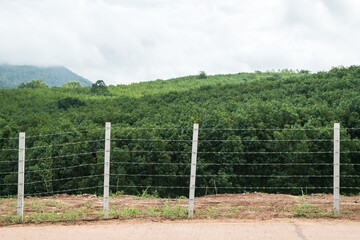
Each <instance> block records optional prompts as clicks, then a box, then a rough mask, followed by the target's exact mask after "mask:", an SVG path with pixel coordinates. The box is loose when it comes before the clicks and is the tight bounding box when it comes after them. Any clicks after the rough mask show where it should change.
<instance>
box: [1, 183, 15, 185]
mask: <svg viewBox="0 0 360 240" xmlns="http://www.w3.org/2000/svg"><path fill="white" fill-rule="evenodd" d="M14 185H18V183H1V184H0V186H14Z"/></svg>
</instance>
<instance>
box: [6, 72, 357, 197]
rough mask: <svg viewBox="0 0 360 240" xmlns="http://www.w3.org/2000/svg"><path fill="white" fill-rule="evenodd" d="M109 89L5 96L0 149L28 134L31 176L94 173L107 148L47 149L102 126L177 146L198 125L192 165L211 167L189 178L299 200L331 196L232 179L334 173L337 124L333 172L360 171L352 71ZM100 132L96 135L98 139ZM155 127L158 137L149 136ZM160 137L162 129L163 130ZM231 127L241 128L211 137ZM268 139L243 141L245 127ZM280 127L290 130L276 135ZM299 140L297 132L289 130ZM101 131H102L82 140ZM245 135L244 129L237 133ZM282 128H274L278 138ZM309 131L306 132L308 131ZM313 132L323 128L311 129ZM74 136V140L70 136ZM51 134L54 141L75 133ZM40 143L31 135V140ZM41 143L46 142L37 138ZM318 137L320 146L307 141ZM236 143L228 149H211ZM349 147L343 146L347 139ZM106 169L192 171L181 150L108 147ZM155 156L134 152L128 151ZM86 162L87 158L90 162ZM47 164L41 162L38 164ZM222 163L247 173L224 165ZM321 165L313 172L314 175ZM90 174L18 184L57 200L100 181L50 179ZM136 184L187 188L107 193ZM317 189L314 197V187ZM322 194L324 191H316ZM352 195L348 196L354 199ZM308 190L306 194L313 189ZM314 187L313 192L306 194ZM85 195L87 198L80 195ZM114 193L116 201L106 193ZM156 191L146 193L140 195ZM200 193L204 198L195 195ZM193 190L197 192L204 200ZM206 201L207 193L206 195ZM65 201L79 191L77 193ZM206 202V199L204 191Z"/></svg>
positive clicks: (138, 144) (144, 144) (310, 183)
mask: <svg viewBox="0 0 360 240" xmlns="http://www.w3.org/2000/svg"><path fill="white" fill-rule="evenodd" d="M104 88H105V89H106V90H107V91H95V90H94V89H93V88H92V87H83V88H76V89H71V88H60V87H57V88H51V89H2V90H0V95H1V104H0V139H1V140H0V149H16V148H17V147H18V146H17V140H9V138H12V137H15V138H16V137H17V136H18V132H20V131H25V132H26V134H27V136H29V138H28V139H27V140H26V141H27V142H26V146H27V148H31V147H34V146H44V145H45V146H48V145H52V146H49V147H48V148H35V149H30V150H27V152H26V158H27V159H39V158H44V159H42V160H38V161H29V162H27V163H26V164H27V165H26V166H27V168H29V169H32V170H34V171H35V170H36V169H44V168H61V167H63V166H72V165H73V164H80V163H91V164H96V163H101V162H102V161H103V153H102V152H101V153H96V151H98V150H103V148H104V144H103V142H102V141H100V142H87V143H84V144H81V145H76V144H74V145H71V144H69V145H66V146H61V147H56V144H59V143H64V142H65V143H72V142H82V141H89V140H94V139H95V140H96V139H103V138H104V130H103V129H104V124H105V122H106V121H110V122H111V123H112V126H113V129H112V136H111V138H112V139H157V140H164V139H178V140H191V137H192V136H191V134H192V129H191V128H192V126H193V124H194V123H199V125H200V136H199V139H202V140H207V141H203V142H199V151H200V152H208V153H203V154H199V156H198V162H199V163H209V162H210V163H215V164H214V165H203V166H200V167H199V168H198V174H199V175H220V176H221V178H216V186H217V187H219V189H218V193H224V192H229V193H231V192H239V190H238V189H232V188H229V189H221V187H223V188H225V187H234V188H236V187H241V186H248V187H252V186H253V187H256V186H264V187H288V188H289V189H285V190H279V189H275V190H271V189H270V190H264V191H267V192H286V193H293V194H301V191H300V190H301V189H292V188H293V187H296V186H306V187H307V188H308V192H329V191H331V189H327V188H325V187H327V186H332V178H290V179H289V178H276V177H275V178H268V177H257V178H250V177H249V178H236V177H231V176H232V175H234V174H235V175H265V176H269V175H272V174H276V175H278V174H280V175H308V174H310V175H311V174H313V175H317V174H321V175H331V174H332V165H331V163H332V155H331V154H330V155H329V154H326V153H331V151H332V142H331V139H332V138H333V130H332V129H331V128H332V127H333V123H334V122H339V123H340V124H341V127H342V129H343V130H342V132H341V138H342V140H347V141H345V142H344V143H342V144H341V151H347V152H353V153H351V154H350V153H349V154H342V155H341V162H342V163H346V164H347V165H345V166H342V167H341V174H342V175H344V174H346V175H355V176H356V175H357V174H358V173H359V171H360V166H359V165H358V157H359V156H358V154H357V151H359V149H360V144H359V142H360V141H359V139H360V130H359V129H358V128H360V67H359V66H351V67H349V68H344V67H339V68H333V69H332V70H330V71H329V72H319V73H316V74H308V73H304V72H302V73H293V72H290V71H284V72H280V73H271V72H269V73H259V72H257V73H241V74H233V75H217V76H208V77H207V78H206V79H199V78H198V77H196V76H189V77H184V78H179V79H172V80H168V81H154V82H147V83H139V84H131V85H128V86H110V87H104ZM99 128H100V129H99ZM158 128H160V129H158ZM162 128H166V129H162ZM218 128H221V129H238V130H231V131H229V130H222V131H220V130H218ZM254 128H255V129H275V130H262V131H255V130H254V131H252V130H251V129H254ZM283 128H286V129H293V130H294V131H289V130H281V129H283ZM304 128H305V129H307V131H297V129H304ZM88 129H99V130H88ZM241 129H248V130H241ZM276 129H279V130H276ZM312 129H313V130H312ZM318 129H320V130H318ZM77 130H80V131H77ZM72 131H75V133H69V134H63V135H56V134H55V135H52V133H58V132H72ZM39 134H41V135H44V134H45V136H38V137H31V136H36V135H39ZM46 134H50V135H46ZM259 139H261V140H275V139H277V140H279V139H296V140H297V141H294V142H290V143H289V142H281V141H279V142H271V141H263V142H255V141H253V140H259ZM314 139H315V140H316V139H320V140H321V139H325V140H327V141H312V140H314ZM208 140H236V141H208ZM350 140H351V141H350ZM111 148H112V151H113V152H112V153H111V159H112V161H115V162H116V161H117V162H144V163H145V162H146V163H158V162H164V163H183V164H185V163H189V161H190V158H189V155H187V154H181V153H180V154H175V153H172V152H171V151H178V152H181V151H190V150H191V142H187V141H183V142H182V141H174V142H171V141H150V142H149V141H130V140H121V141H120V140H118V141H116V140H113V141H112V144H111ZM154 149H155V150H156V151H163V152H159V153H151V152H149V153H137V152H131V151H130V150H136V151H152V150H154ZM294 151H295V152H324V153H325V154H288V155H276V154H268V155H242V154H237V155H236V154H235V155H231V154H223V155H222V154H214V153H217V152H294ZM88 152H92V154H90V155H84V156H75V157H72V156H69V157H66V158H56V159H51V157H54V156H64V155H71V154H74V153H88ZM94 152H95V153H94ZM16 154H17V152H14V153H12V152H9V151H0V169H1V170H2V171H4V172H12V171H17V165H16V162H15V163H14V164H9V163H8V162H7V159H16V158H17V155H16ZM47 158H48V159H50V160H47ZM224 163H241V164H245V163H246V164H249V165H248V166H241V167H235V166H228V165H226V164H224ZM252 163H282V164H284V163H310V165H299V166H296V167H294V166H287V167H284V166H283V165H276V164H275V165H273V166H266V165H264V166H262V165H256V166H252V165H251V164H252ZM311 163H320V165H314V164H313V165H311ZM189 171H190V170H189V166H185V167H182V166H178V165H174V166H170V167H169V166H168V165H156V167H154V165H147V166H144V165H114V166H113V165H112V170H111V172H112V174H115V175H116V174H125V173H130V174H136V173H139V172H141V173H143V174H176V175H188V174H189ZM102 172H103V170H102V169H101V168H99V167H98V166H89V167H88V168H84V169H82V171H79V170H78V169H76V168H73V169H64V170H60V171H56V172H55V171H54V172H51V171H49V172H47V174H44V173H42V172H39V173H33V174H31V175H29V176H28V179H27V181H43V182H47V183H48V184H45V185H44V184H42V185H29V186H27V191H29V192H49V193H51V192H52V191H61V190H64V189H77V188H84V187H88V186H96V185H98V183H99V182H101V181H102V177H95V178H92V179H81V178H79V179H77V180H74V181H72V182H65V183H64V182H56V181H51V179H61V178H67V177H78V176H79V175H80V176H83V175H91V174H101V173H102ZM16 179H17V175H16V174H7V175H0V184H6V183H11V182H14V181H15V182H16ZM117 182H120V183H121V185H128V186H134V185H141V186H150V185H153V186H162V185H164V186H167V185H169V186H179V185H180V186H188V179H187V178H186V179H179V178H174V179H172V178H170V179H169V178H164V177H163V178H152V177H147V178H126V177H125V176H124V175H122V176H121V177H117V178H116V177H112V178H111V185H112V186H114V185H117ZM341 184H342V186H347V187H350V188H349V189H344V190H342V193H347V194H349V193H358V189H356V187H359V186H360V178H357V177H347V178H342V179H341ZM197 186H199V187H204V188H205V187H207V186H214V177H204V178H199V180H197ZM316 187H320V188H319V189H316ZM321 187H324V188H321ZM351 187H353V188H354V189H351ZM312 188H313V189H312ZM310 189H312V190H310ZM122 190H124V191H125V193H131V194H137V193H139V192H141V191H142V189H136V188H129V189H122ZM89 191H90V192H91V190H89ZM112 191H113V192H114V191H116V189H115V188H113V189H112ZM151 191H154V189H149V192H151ZM157 191H158V193H159V194H160V195H161V196H178V195H187V194H188V190H187V189H184V190H181V189H180V190H179V189H175V190H173V189H170V190H169V189H157ZM204 191H205V190H204ZM204 191H202V192H201V191H199V192H198V194H200V195H201V194H204V193H205V192H204ZM212 191H214V190H212ZM15 192H16V187H14V186H7V185H6V186H5V187H4V188H1V189H0V195H4V194H14V193H15ZM74 192H77V191H76V190H74ZM207 193H210V192H207Z"/></svg>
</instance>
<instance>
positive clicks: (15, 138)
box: [0, 137, 19, 140]
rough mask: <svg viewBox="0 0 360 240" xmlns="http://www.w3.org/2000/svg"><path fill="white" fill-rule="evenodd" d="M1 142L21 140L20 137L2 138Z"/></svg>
mask: <svg viewBox="0 0 360 240" xmlns="http://www.w3.org/2000/svg"><path fill="white" fill-rule="evenodd" d="M0 140H19V137H10V138H0Z"/></svg>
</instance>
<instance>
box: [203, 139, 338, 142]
mask: <svg viewBox="0 0 360 240" xmlns="http://www.w3.org/2000/svg"><path fill="white" fill-rule="evenodd" d="M198 141H199V142H333V141H334V140H333V139H224V140H221V139H219V140H205V139H200V140H198Z"/></svg>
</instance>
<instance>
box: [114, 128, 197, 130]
mask: <svg viewBox="0 0 360 240" xmlns="http://www.w3.org/2000/svg"><path fill="white" fill-rule="evenodd" d="M111 128H112V129H128V130H193V128H176V127H175V128H170V127H169V128H159V127H152V128H151V127H111Z"/></svg>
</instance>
